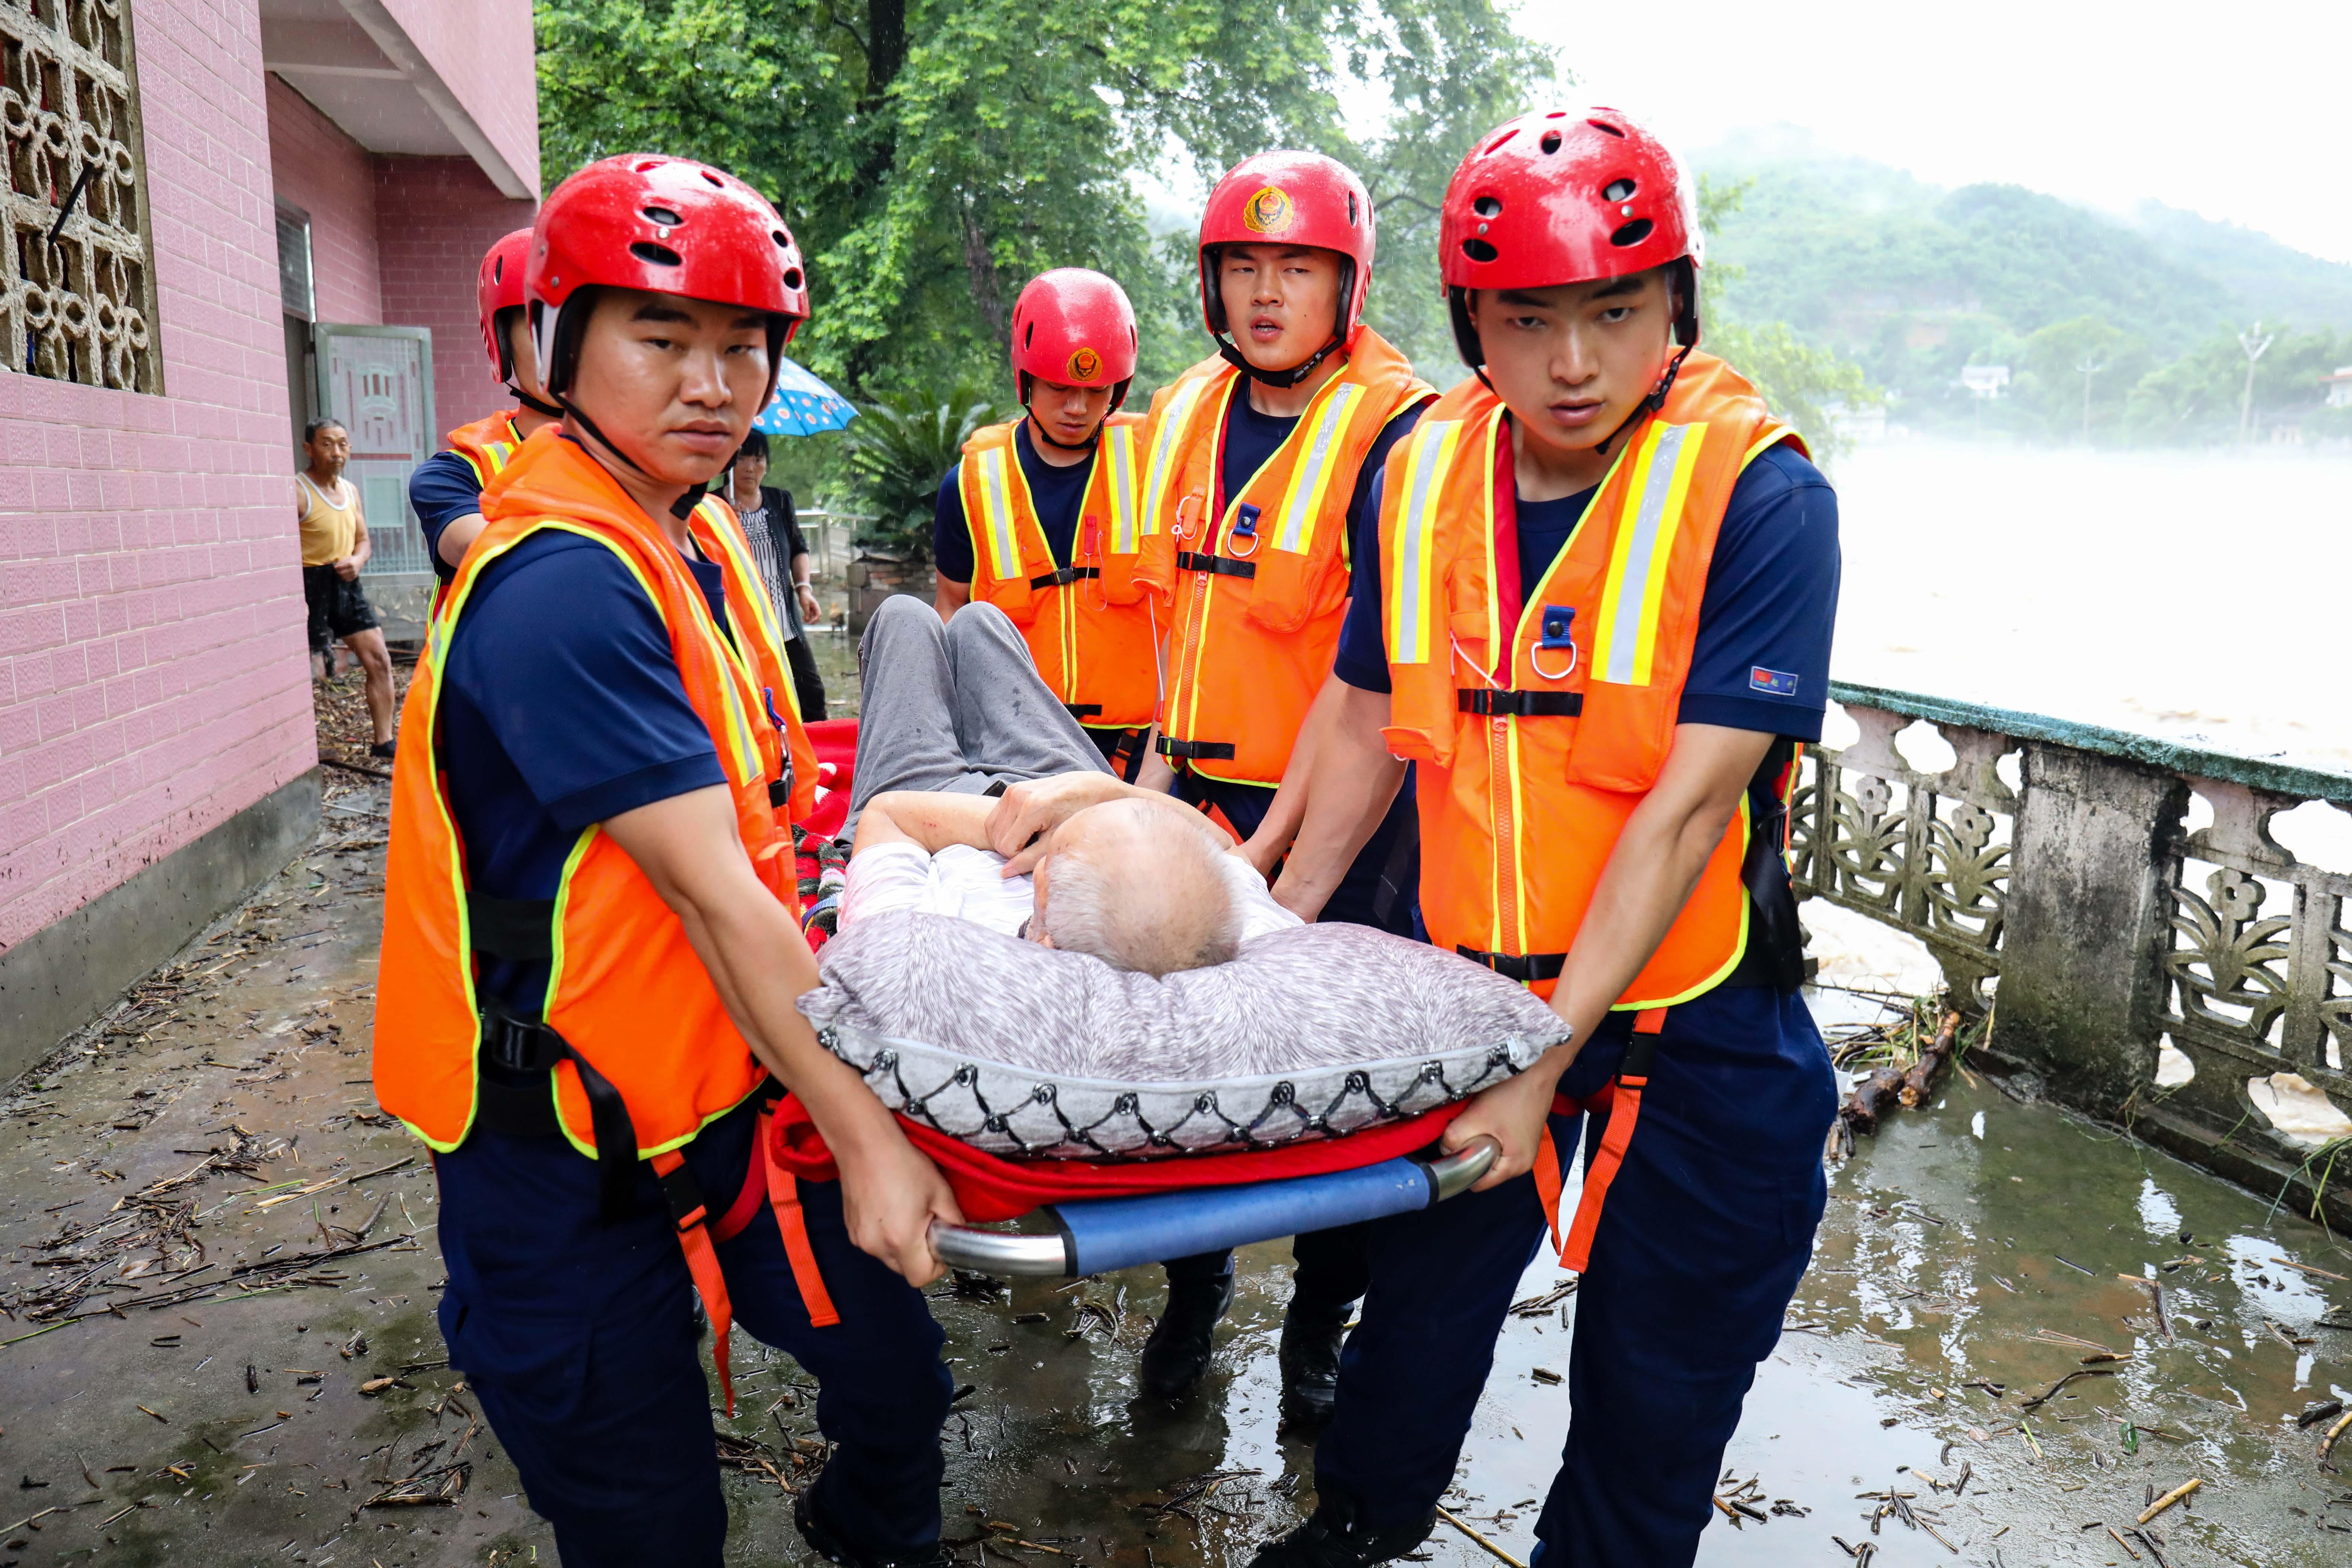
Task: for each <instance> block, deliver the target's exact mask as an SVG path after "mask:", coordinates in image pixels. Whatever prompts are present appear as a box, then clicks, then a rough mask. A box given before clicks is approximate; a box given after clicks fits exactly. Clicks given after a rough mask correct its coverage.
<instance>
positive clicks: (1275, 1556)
mask: <svg viewBox="0 0 2352 1568" xmlns="http://www.w3.org/2000/svg"><path fill="white" fill-rule="evenodd" d="M1355 1512H1356V1510H1355V1509H1354V1507H1353V1506H1351V1504H1350V1503H1349V1500H1347V1499H1345V1498H1332V1499H1329V1500H1325V1501H1321V1502H1318V1503H1317V1505H1316V1508H1315V1511H1314V1513H1313V1514H1311V1515H1309V1516H1308V1518H1307V1522H1306V1523H1304V1524H1302V1525H1300V1526H1299V1527H1298V1528H1297V1529H1296V1530H1294V1531H1291V1532H1290V1533H1289V1534H1288V1535H1286V1536H1284V1537H1282V1538H1281V1539H1280V1540H1278V1541H1269V1542H1266V1543H1265V1545H1263V1546H1261V1547H1259V1548H1258V1549H1257V1555H1256V1556H1255V1557H1254V1558H1252V1559H1251V1560H1250V1568H1371V1564H1373V1563H1387V1562H1391V1561H1393V1560H1394V1559H1396V1558H1399V1557H1402V1556H1403V1555H1404V1554H1405V1553H1406V1552H1411V1551H1412V1549H1413V1548H1414V1547H1416V1546H1419V1545H1420V1544H1421V1543H1422V1542H1424V1541H1426V1540H1428V1539H1429V1532H1430V1531H1432V1530H1433V1529H1435V1528H1436V1525H1437V1510H1434V1509H1432V1510H1430V1511H1429V1512H1428V1513H1426V1514H1423V1516H1422V1517H1421V1518H1420V1519H1417V1520H1415V1521H1412V1523H1409V1524H1392V1525H1390V1526H1389V1527H1388V1528H1387V1529H1385V1530H1370V1529H1366V1528H1364V1527H1362V1526H1360V1525H1359V1524H1358V1523H1357V1522H1356V1520H1355Z"/></svg>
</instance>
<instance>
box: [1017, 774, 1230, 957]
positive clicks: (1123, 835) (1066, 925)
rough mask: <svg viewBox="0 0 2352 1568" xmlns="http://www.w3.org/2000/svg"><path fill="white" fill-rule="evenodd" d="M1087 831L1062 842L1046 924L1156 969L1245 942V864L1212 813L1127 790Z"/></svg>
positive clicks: (1048, 891)
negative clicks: (1229, 848)
mask: <svg viewBox="0 0 2352 1568" xmlns="http://www.w3.org/2000/svg"><path fill="white" fill-rule="evenodd" d="M1090 816H1091V817H1092V820H1091V821H1090V823H1089V825H1088V831H1087V833H1086V834H1085V836H1084V837H1082V838H1081V839H1080V840H1079V841H1078V842H1077V843H1076V844H1074V845H1073V846H1071V847H1069V848H1065V849H1056V850H1055V854H1054V858H1053V862H1052V865H1051V867H1050V868H1049V869H1048V872H1047V875H1046V881H1045V934H1046V935H1047V936H1049V937H1051V938H1052V939H1053V942H1054V945H1055V947H1057V948H1062V949H1065V950H1066V951H1068V952H1085V953H1091V954H1093V955H1094V956H1095V957H1097V958H1099V959H1101V960H1102V961H1103V962H1104V963H1108V964H1109V965H1110V966H1111V967H1112V968H1113V969H1126V970H1134V971H1138V972H1139V973H1145V974H1151V975H1161V974H1173V973H1176V972H1177V971H1179V970H1184V969H1205V968H1207V967H1208V966H1210V965H1211V964H1215V963H1225V962H1227V961H1228V960H1230V959H1232V958H1234V956H1236V955H1237V954H1239V953H1240V952H1241V930H1242V917H1241V907H1240V903H1239V901H1238V900H1236V898H1235V897H1234V894H1235V889H1236V883H1235V880H1234V877H1235V874H1236V873H1240V874H1243V875H1252V874H1254V873H1251V872H1250V868H1248V867H1247V866H1245V865H1244V864H1242V862H1241V861H1240V860H1239V859H1238V858H1236V857H1234V856H1233V855H1231V854H1228V853H1226V851H1225V849H1224V848H1223V846H1222V844H1221V843H1220V842H1219V840H1218V838H1217V836H1216V834H1215V831H1214V829H1213V828H1211V827H1210V826H1208V824H1206V823H1205V822H1203V823H1199V824H1194V823H1192V822H1188V821H1186V820H1185V819H1184V818H1183V817H1182V816H1179V815H1178V814H1177V813H1175V812H1173V811H1171V810H1169V809H1168V808H1167V807H1166V806H1163V805H1154V804H1152V803H1151V802H1149V801H1141V800H1121V801H1112V802H1109V803H1108V804H1105V805H1098V806H1095V807H1092V808H1091V811H1090Z"/></svg>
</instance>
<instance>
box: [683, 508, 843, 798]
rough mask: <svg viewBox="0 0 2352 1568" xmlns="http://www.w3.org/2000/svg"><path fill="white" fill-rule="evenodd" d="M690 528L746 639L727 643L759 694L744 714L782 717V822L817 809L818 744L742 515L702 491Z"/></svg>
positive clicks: (757, 719)
mask: <svg viewBox="0 0 2352 1568" xmlns="http://www.w3.org/2000/svg"><path fill="white" fill-rule="evenodd" d="M693 532H694V538H695V541H696V542H698V544H700V545H701V546H702V552H703V554H704V555H705V556H706V557H707V558H709V560H711V561H713V562H716V563H718V564H719V566H720V567H721V568H722V570H723V571H724V574H725V576H726V580H727V605H728V617H729V619H730V621H731V622H732V623H733V624H734V626H736V628H737V630H736V636H737V637H738V638H739V639H740V638H749V639H750V640H749V642H748V644H743V645H738V644H730V645H729V647H728V649H727V651H728V653H729V655H730V657H732V658H734V659H735V661H736V663H737V665H738V666H739V667H740V668H742V673H743V676H744V679H745V681H746V683H747V684H748V685H749V687H750V688H751V690H752V691H754V692H756V693H758V694H759V697H760V699H761V703H760V710H758V711H754V712H752V713H751V714H750V715H749V716H748V718H749V722H750V723H751V725H753V726H758V725H761V724H767V725H769V727H770V728H773V727H774V726H773V723H772V721H782V725H783V730H784V743H785V747H786V750H787V752H788V754H789V755H790V757H791V759H792V770H791V773H792V794H791V798H790V799H789V800H788V801H786V802H784V803H782V804H781V805H779V806H778V807H777V810H778V812H779V814H780V815H779V820H780V821H785V822H791V821H796V820H798V819H799V818H801V817H803V816H807V815H808V814H809V813H810V812H811V811H814V809H815V808H816V778H817V763H816V746H815V744H814V742H811V741H810V740H809V738H808V735H807V732H806V731H804V730H803V728H802V721H801V708H800V689H799V686H798V684H797V683H796V682H795V681H794V680H793V675H792V665H791V663H790V661H789V660H788V659H787V658H786V657H785V654H784V627H783V622H782V620H781V619H779V618H778V616H777V613H776V603H775V601H774V600H773V599H772V598H771V597H770V596H769V595H768V583H767V579H766V578H764V577H762V576H761V574H760V569H759V566H758V565H757V564H756V563H754V562H753V561H752V559H751V541H750V540H749V539H747V538H745V537H744V534H743V521H742V519H740V518H739V517H737V516H736V515H735V509H734V508H733V507H731V506H730V505H729V504H728V503H727V502H725V501H723V500H719V498H718V497H717V496H705V497H704V498H703V500H702V502H701V504H700V505H699V506H698V507H696V508H695V510H694V520H693ZM720 641H721V642H725V641H726V639H725V638H723V637H722V638H721V639H720ZM747 661H748V662H747Z"/></svg>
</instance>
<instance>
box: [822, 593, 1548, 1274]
mask: <svg viewBox="0 0 2352 1568" xmlns="http://www.w3.org/2000/svg"><path fill="white" fill-rule="evenodd" d="M860 659H861V664H862V665H863V668H864V693H863V696H864V700H863V703H862V705H861V706H862V711H863V713H864V714H865V717H864V718H863V719H862V720H861V721H860V723H859V728H858V734H857V751H856V765H855V769H854V773H853V781H852V784H851V789H850V797H851V798H850V809H849V816H848V821H847V823H846V824H845V826H844V828H843V834H844V837H851V838H852V839H853V841H854V844H855V850H854V853H853V855H852V858H851V860H850V864H849V870H848V877H847V882H846V885H845V889H843V892H842V896H841V900H840V933H839V935H838V936H837V937H836V938H835V940H834V941H833V942H831V943H829V944H828V945H827V946H826V948H825V950H824V978H825V981H826V984H825V985H824V988H823V989H822V990H820V991H818V992H816V993H813V994H810V995H809V996H806V997H803V1001H802V1006H803V1011H804V1012H806V1013H807V1014H808V1015H809V1016H811V1018H812V1019H813V1020H814V1021H815V1022H816V1023H817V1025H818V1026H819V1030H820V1037H821V1038H823V1039H824V1041H825V1043H826V1044H827V1045H828V1046H829V1047H831V1048H832V1049H833V1050H835V1052H836V1053H837V1054H839V1055H840V1056H842V1057H843V1058H844V1059H845V1060H847V1061H848V1062H849V1063H850V1064H851V1065H852V1066H853V1067H856V1068H858V1069H859V1070H860V1071H861V1072H862V1073H863V1074H864V1075H865V1076H866V1080H867V1082H868V1083H869V1084H870V1085H871V1086H873V1087H874V1088H875V1089H876V1091H877V1093H878V1094H880V1095H881V1096H882V1098H883V1100H884V1101H885V1103H886V1104H888V1105H889V1106H890V1107H891V1108H892V1109H893V1110H896V1111H897V1112H898V1115H899V1117H900V1119H901V1121H902V1122H903V1123H904V1124H905V1125H906V1129H907V1131H908V1135H909V1136H910V1137H911V1138H913V1139H914V1140H915V1142H917V1144H918V1146H919V1147H920V1148H921V1149H922V1150H923V1152H925V1153H927V1154H929V1156H930V1157H931V1158H932V1159H933V1160H934V1162H936V1163H938V1164H939V1165H940V1169H941V1171H942V1172H943V1173H945V1174H946V1175H947V1177H948V1179H949V1181H950V1184H951V1185H952V1186H953V1187H954V1189H955V1193H956V1197H957V1200H958V1203H959V1204H960V1205H961V1209H962V1212H963V1214H964V1215H965V1216H966V1217H967V1219H969V1220H973V1221H987V1220H992V1219H1004V1218H1011V1217H1014V1216H1017V1215H1024V1214H1027V1213H1029V1212H1031V1211H1032V1210H1035V1209H1038V1208H1041V1207H1050V1208H1051V1209H1052V1211H1053V1212H1052V1217H1053V1218H1054V1219H1055V1221H1056V1222H1057V1223H1056V1226H1055V1233H1054V1234H1050V1235H1045V1234H1033V1235H1025V1236H1019V1237H1013V1236H1008V1235H1005V1234H1003V1233H997V1232H989V1231H982V1230H977V1229H974V1228H971V1226H959V1225H951V1224H946V1223H941V1224H940V1225H938V1226H935V1227H934V1230H933V1237H932V1246H933V1248H934V1250H935V1252H936V1253H937V1255H938V1256H939V1257H940V1259H941V1261H943V1262H946V1263H950V1264H956V1265H961V1266H965V1267H974V1268H992V1269H994V1270H996V1271H999V1272H1013V1273H1051V1274H1061V1273H1072V1272H1075V1273H1092V1272H1097V1271H1099V1270H1102V1269H1106V1268H1121V1267H1127V1266H1129V1265H1131V1264H1139V1263H1144V1262H1149V1261H1151V1260H1153V1259H1156V1258H1160V1257H1165V1256H1171V1255H1172V1254H1171V1253H1170V1252H1169V1250H1168V1249H1169V1248H1170V1247H1184V1248H1189V1249H1199V1248H1206V1247H1219V1246H1229V1245H1234V1244H1238V1243H1242V1242H1249V1241H1257V1240H1264V1239H1267V1238H1270V1237H1277V1236H1284V1235H1289V1234H1293V1233H1294V1232H1295V1231H1296V1230H1297V1229H1299V1228H1301V1227H1308V1226H1317V1225H1325V1224H1331V1223H1338V1222H1339V1221H1343V1220H1348V1219H1357V1218H1369V1217H1374V1216H1376V1215H1381V1214H1388V1213H1395V1212H1399V1211H1401V1210H1403V1209H1407V1208H1415V1207H1423V1206H1426V1205H1428V1204H1430V1203H1432V1202H1434V1201H1436V1200H1437V1199H1439V1198H1441V1197H1444V1196H1449V1195H1451V1194H1452V1193H1453V1192H1454V1191H1457V1190H1460V1189H1461V1188H1462V1187H1465V1186H1466V1185H1468V1184H1469V1183H1471V1182H1473V1181H1475V1180H1476V1178H1477V1176H1478V1175H1479V1174H1481V1173H1483V1172H1484V1170H1485V1169H1486V1163H1487V1161H1488V1159H1489V1158H1490V1157H1491V1153H1490V1151H1489V1149H1488V1148H1487V1146H1486V1145H1485V1144H1483V1143H1482V1144H1480V1145H1478V1146H1477V1147H1476V1148H1475V1149H1474V1150H1471V1151H1465V1152H1464V1153H1462V1154H1460V1155H1457V1156H1455V1157H1454V1158H1453V1159H1452V1160H1449V1161H1446V1162H1442V1163H1438V1164H1437V1165H1436V1166H1435V1167H1433V1166H1431V1165H1428V1164H1424V1163H1422V1162H1420V1161H1417V1160H1413V1159H1411V1158H1409V1157H1408V1156H1410V1155H1412V1154H1413V1153H1415V1152H1419V1151H1422V1150H1424V1149H1425V1148H1427V1147H1428V1146H1429V1145H1430V1144H1431V1143H1432V1142H1433V1140H1434V1139H1435V1136H1436V1133H1437V1131H1438V1130H1439V1129H1440V1127H1441V1126H1442V1125H1443V1122H1444V1121H1445V1120H1446V1119H1447V1117H1449V1116H1450V1115H1451V1113H1452V1111H1453V1110H1454V1109H1455V1108H1457V1107H1458V1106H1459V1104H1460V1103H1461V1101H1462V1100H1463V1099H1464V1098H1465V1096H1466V1095H1468V1094H1470V1093H1472V1092H1475V1090H1476V1089H1479V1088H1483V1087H1485V1086H1486V1084H1487V1083H1490V1082H1493V1081H1496V1079H1499V1078H1502V1077H1506V1076H1508V1075H1509V1074H1510V1073H1511V1072H1513V1071H1516V1070H1517V1068H1519V1067H1521V1066H1524V1065H1525V1063H1526V1062H1527V1061H1528V1060H1531V1059H1533V1058H1534V1057H1535V1055H1537V1054H1538V1053H1539V1052H1540V1050H1541V1049H1542V1048H1543V1047H1544V1046H1545V1045H1547V1044H1549V1041H1550V1035H1549V1031H1550V1030H1551V1028H1552V1026H1553V1023H1554V1021H1553V1020H1552V1019H1551V1017H1550V1016H1549V1010H1548V1009H1545V1008H1544V1007H1542V1005H1540V1004H1539V1003H1536V1002H1534V1000H1533V999H1532V998H1530V997H1528V994H1526V993H1525V992H1524V991H1522V990H1520V989H1519V988H1517V987H1516V986H1513V985H1510V984H1508V983H1507V982H1501V981H1498V980H1496V977H1495V976H1493V975H1491V974H1488V973H1485V972H1483V971H1480V970H1478V969H1476V968H1475V966H1472V965H1469V964H1467V963H1463V962H1461V961H1460V960H1457V959H1454V958H1453V957H1452V956H1451V955H1449V954H1444V953H1441V952H1435V951H1434V950H1432V949H1430V948H1427V947H1425V946H1422V945H1420V944H1416V943H1412V942H1403V941H1402V940H1401V939H1397V938H1394V937H1390V936H1387V935H1384V934H1382V933H1380V932H1376V931H1370V930H1369V929H1360V928H1355V927H1346V926H1331V925H1325V926H1319V927H1318V926H1306V925H1302V924H1301V923H1300V922H1299V921H1297V919H1296V918H1295V917H1294V916H1292V915H1291V914H1290V913H1289V911H1287V910H1284V909H1282V908H1281V907H1280V906H1279V905H1277V904H1276V903H1275V902H1274V900H1273V899H1272V897H1271V896H1270V894H1269V893H1268V891H1267V889H1266V887H1265V881H1264V879H1263V878H1262V877H1261V876H1260V875H1259V874H1258V873H1257V872H1256V871H1255V869H1254V868H1252V867H1251V866H1250V865H1249V864H1248V862H1247V861H1246V860H1244V858H1242V857H1241V856H1240V855H1239V854H1238V853H1236V852H1235V846H1234V844H1233V842H1232V841H1231V839H1230V838H1229V837H1226V836H1225V835H1224V834H1223V832H1222V831H1220V830H1219V829H1217V828H1216V827H1215V826H1213V825H1211V824H1210V823H1209V822H1208V821H1207V819H1205V818H1204V817H1202V816H1200V815H1199V814H1198V813H1196V812H1194V811H1193V810H1192V809H1191V808H1189V807H1187V806H1184V805H1181V803H1179V802H1177V801H1175V800H1173V799H1171V798H1170V797H1168V796H1166V795H1157V794H1155V793H1153V792H1150V791H1148V790H1143V789H1139V788H1137V787H1135V786H1132V785H1129V784H1123V783H1121V782H1120V781H1119V780H1118V779H1117V778H1116V777H1114V776H1113V775H1112V774H1111V773H1110V772H1109V771H1108V769H1107V768H1106V767H1105V765H1104V763H1102V760H1101V753H1100V752H1099V750H1098V749H1097V747H1096V746H1095V744H1094V742H1092V740H1091V739H1089V738H1088V737H1087V735H1086V733H1085V732H1084V731H1083V730H1081V729H1080V727H1079V726H1078V725H1077V723H1076V721H1074V720H1073V719H1071V717H1070V715H1069V713H1068V711H1067V710H1066V709H1065V708H1064V707H1063V706H1062V705H1061V704H1060V703H1059V702H1058V701H1057V700H1055V697H1054V694H1053V693H1052V692H1051V691H1050V690H1049V689H1047V688H1046V687H1045V684H1044V682H1043V681H1042V680H1041V679H1039V678H1038V676H1037V674H1036V671H1035V669H1034V667H1033V666H1032V664H1031V662H1030V656H1029V653H1028V650H1027V648H1026V647H1025V646H1024V643H1023V641H1022V639H1021V637H1020V634H1019V633H1018V631H1017V630H1016V629H1015V628H1014V627H1013V625H1012V623H1011V622H1010V621H1008V620H1007V619H1005V617H1004V616H1003V615H1002V614H1001V613H999V612H997V611H995V610H993V609H992V607H991V606H988V605H971V606H968V607H966V608H964V609H962V610H961V611H960V612H959V613H958V614H957V616H955V617H954V618H953V620H951V621H950V622H949V623H948V624H946V625H945V626H942V625H941V624H940V621H939V619H938V618H937V616H935V615H933V614H932V613H930V611H929V609H928V607H927V606H924V605H921V604H920V603H919V602H918V601H915V600H912V599H894V600H890V601H887V602H886V603H885V604H884V605H883V606H882V607H881V609H880V611H879V612H877V616H876V617H875V619H874V621H873V623H872V625H871V626H869V627H868V629H867V631H866V640H865V642H864V644H863V646H862V647H861V648H860ZM1087 960H1099V961H1100V962H1099V963H1092V962H1087ZM781 1126H782V1129H783V1138H782V1144H783V1148H784V1159H785V1163H786V1164H788V1165H792V1166H794V1167H795V1168H797V1169H799V1170H800V1171H801V1173H803V1174H805V1175H811V1176H822V1175H824V1173H825V1160H824V1152H823V1148H822V1145H821V1144H819V1143H817V1142H815V1141H814V1138H813V1135H812V1134H813V1130H811V1129H809V1128H808V1127H807V1126H806V1125H805V1123H798V1122H796V1121H795V1119H794V1118H793V1117H792V1115H791V1114H790V1108H789V1107H787V1109H786V1112H785V1114H784V1116H783V1118H782V1121H781ZM1342 1134H1345V1135H1346V1136H1344V1137H1342V1136H1340V1135H1342ZM1171 1155H1188V1156H1193V1157H1188V1158H1182V1159H1172V1160H1171V1159H1169V1158H1166V1156H1171Z"/></svg>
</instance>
